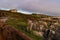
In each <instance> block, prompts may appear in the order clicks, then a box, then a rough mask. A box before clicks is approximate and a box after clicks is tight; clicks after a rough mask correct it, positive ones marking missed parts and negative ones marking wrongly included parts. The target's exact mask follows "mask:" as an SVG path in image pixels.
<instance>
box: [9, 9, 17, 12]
mask: <svg viewBox="0 0 60 40" xmlns="http://www.w3.org/2000/svg"><path fill="white" fill-rule="evenodd" d="M9 11H10V12H17V10H16V9H11V10H9Z"/></svg>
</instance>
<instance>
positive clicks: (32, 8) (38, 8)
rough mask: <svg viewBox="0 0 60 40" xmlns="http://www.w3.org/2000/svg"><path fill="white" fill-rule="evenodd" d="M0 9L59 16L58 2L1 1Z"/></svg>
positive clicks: (47, 0) (37, 0) (59, 1)
mask: <svg viewBox="0 0 60 40" xmlns="http://www.w3.org/2000/svg"><path fill="white" fill-rule="evenodd" d="M0 8H16V9H18V10H24V11H28V12H39V13H43V14H48V15H60V0H1V1H0Z"/></svg>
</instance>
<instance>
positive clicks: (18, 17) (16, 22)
mask: <svg viewBox="0 0 60 40" xmlns="http://www.w3.org/2000/svg"><path fill="white" fill-rule="evenodd" d="M0 13H1V14H2V15H0V16H2V17H9V19H8V20H7V21H6V24H8V25H11V26H13V27H15V28H16V29H18V30H21V31H22V32H24V33H25V34H27V35H28V36H29V37H31V38H32V39H33V40H43V37H40V36H36V35H34V34H33V33H32V31H27V19H31V20H40V19H41V18H48V17H49V16H47V15H42V14H38V15H37V14H31V15H28V14H22V13H14V12H10V11H4V10H0Z"/></svg>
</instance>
